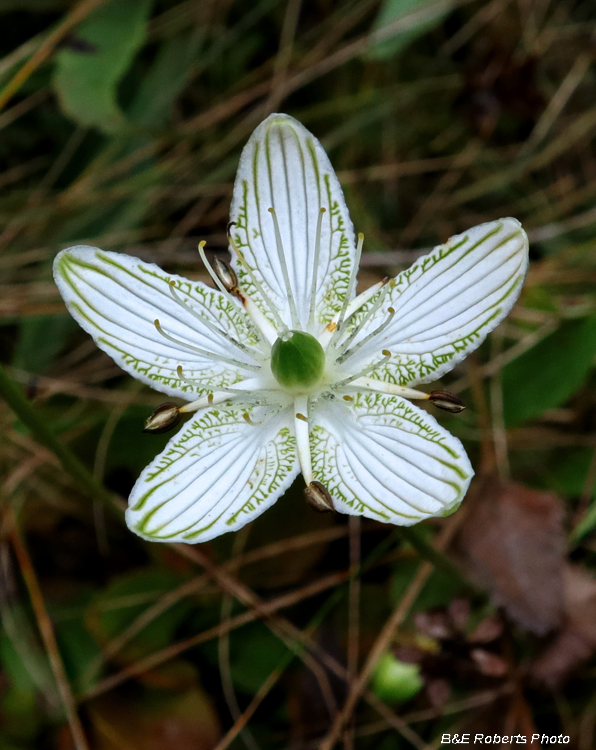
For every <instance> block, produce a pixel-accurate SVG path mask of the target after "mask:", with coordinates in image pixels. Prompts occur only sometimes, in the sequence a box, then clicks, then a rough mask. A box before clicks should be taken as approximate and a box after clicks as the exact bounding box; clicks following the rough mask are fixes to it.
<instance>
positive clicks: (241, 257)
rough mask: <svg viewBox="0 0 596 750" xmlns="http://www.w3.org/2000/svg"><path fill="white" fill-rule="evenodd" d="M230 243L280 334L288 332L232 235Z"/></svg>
mask: <svg viewBox="0 0 596 750" xmlns="http://www.w3.org/2000/svg"><path fill="white" fill-rule="evenodd" d="M228 241H229V243H230V246H231V248H232V250H233V251H234V252H235V253H236V255H237V256H238V260H239V261H240V263H241V264H242V267H243V268H244V270H245V271H246V273H247V274H248V276H249V277H250V280H251V281H252V283H253V284H254V286H255V287H256V289H257V291H258V292H259V294H260V295H261V297H262V298H263V301H264V302H265V304H266V305H268V307H269V312H270V313H271V315H273V317H274V318H275V321H276V323H277V325H278V326H279V330H280V332H283V331H287V330H288V327H287V325H286V324H285V323H284V322H283V320H282V319H281V316H280V314H279V313H278V312H277V309H276V307H275V305H274V304H273V302H272V301H271V298H270V297H269V295H268V294H267V292H266V291H265V290H264V289H263V286H262V284H261V283H260V282H259V281H258V280H257V278H256V276H255V275H254V273H253V272H252V268H251V267H250V266H249V265H248V263H247V262H246V258H245V257H244V255H243V254H242V252H241V250H240V248H239V247H238V245H237V244H236V243H235V242H234V238H233V237H232V235H231V234H228ZM242 294H244V292H242Z"/></svg>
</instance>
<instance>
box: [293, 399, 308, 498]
mask: <svg viewBox="0 0 596 750" xmlns="http://www.w3.org/2000/svg"><path fill="white" fill-rule="evenodd" d="M305 415H306V416H305ZM294 417H295V419H294V431H295V433H296V451H297V453H298V461H299V462H300V470H301V471H302V476H303V477H304V481H305V482H306V484H307V485H310V484H311V482H312V481H313V473H312V457H311V455H310V441H309V429H308V427H309V425H308V396H305V395H302V396H297V397H296V399H295V400H294Z"/></svg>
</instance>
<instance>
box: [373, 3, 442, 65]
mask: <svg viewBox="0 0 596 750" xmlns="http://www.w3.org/2000/svg"><path fill="white" fill-rule="evenodd" d="M433 5H436V6H437V8H436V14H435V13H432V12H431V13H430V15H427V14H424V16H423V18H421V19H420V20H417V21H414V22H413V23H412V25H408V27H407V28H404V29H403V31H399V30H396V31H395V32H394V33H393V34H391V35H390V36H389V37H387V38H385V39H383V40H382V41H375V40H374V38H373V41H372V44H371V46H370V47H369V49H368V57H369V58H371V59H372V60H388V59H389V58H391V57H394V55H396V54H397V53H398V52H401V51H402V50H403V49H405V48H406V47H407V46H408V45H410V44H412V42H414V41H416V39H418V37H421V36H422V35H423V34H425V33H426V32H427V31H429V30H430V29H432V28H434V27H435V26H437V25H438V24H439V23H440V22H441V21H442V20H443V18H445V16H446V15H447V12H448V11H447V10H445V4H444V3H435V2H429V0H385V2H384V3H383V6H382V7H381V10H380V11H379V14H378V15H377V18H376V20H375V23H374V25H373V32H381V33H382V32H383V30H384V29H386V28H387V27H388V26H390V25H391V24H394V23H396V22H397V21H398V19H400V18H402V17H406V16H408V15H410V14H412V13H415V12H416V11H420V10H422V9H424V8H429V10H430V9H431V8H432V6H433Z"/></svg>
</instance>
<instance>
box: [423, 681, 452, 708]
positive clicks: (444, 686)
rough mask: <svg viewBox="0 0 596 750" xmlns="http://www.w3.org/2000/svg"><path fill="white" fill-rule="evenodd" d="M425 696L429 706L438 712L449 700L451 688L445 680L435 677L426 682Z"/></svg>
mask: <svg viewBox="0 0 596 750" xmlns="http://www.w3.org/2000/svg"><path fill="white" fill-rule="evenodd" d="M426 694H427V696H428V700H429V702H430V705H431V706H432V707H433V708H436V709H438V710H440V709H442V708H443V706H444V705H445V704H446V703H447V701H448V700H449V696H450V695H451V686H450V685H449V682H448V681H447V680H444V679H443V678H441V677H435V678H433V679H430V680H428V681H427V683H426Z"/></svg>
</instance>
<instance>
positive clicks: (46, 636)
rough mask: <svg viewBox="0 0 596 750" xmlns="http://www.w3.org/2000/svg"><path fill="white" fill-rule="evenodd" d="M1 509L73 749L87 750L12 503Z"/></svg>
mask: <svg viewBox="0 0 596 750" xmlns="http://www.w3.org/2000/svg"><path fill="white" fill-rule="evenodd" d="M5 512H6V514H7V516H8V519H7V521H8V526H9V527H10V537H11V540H12V546H13V549H14V551H15V555H16V557H17V560H18V561H19V565H20V567H21V572H22V574H23V579H24V581H25V585H26V586H27V591H28V592H29V598H30V599H31V605H32V607H33V611H34V612H35V618H36V620H37V625H38V627H39V632H40V634H41V637H42V640H43V643H44V646H45V648H46V651H47V653H48V658H49V660H50V665H51V667H52V672H53V673H54V678H55V679H56V685H57V687H58V692H59V694H60V699H61V701H62V705H63V707H64V712H65V714H66V718H67V720H68V725H69V727H70V731H71V734H72V739H73V742H74V744H75V747H76V749H77V750H89V745H88V743H87V738H86V737H85V732H84V731H83V725H82V724H81V720H80V719H79V715H78V714H77V709H76V704H75V700H74V697H73V694H72V691H71V689H70V684H69V682H68V678H67V676H66V672H65V670H64V664H63V662H62V658H61V656H60V651H59V650H58V644H57V643H56V636H55V634H54V628H53V627H52V622H51V620H50V618H49V616H48V612H47V610H46V606H45V603H44V600H43V596H42V593H41V590H40V588H39V583H38V581H37V576H36V575H35V570H34V568H33V565H32V563H31V558H30V557H29V553H28V552H27V547H26V546H25V543H24V542H23V538H22V537H21V534H20V532H19V529H18V527H17V523H16V519H15V517H14V511H13V510H12V507H11V506H8V507H7V509H6V511H5Z"/></svg>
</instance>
